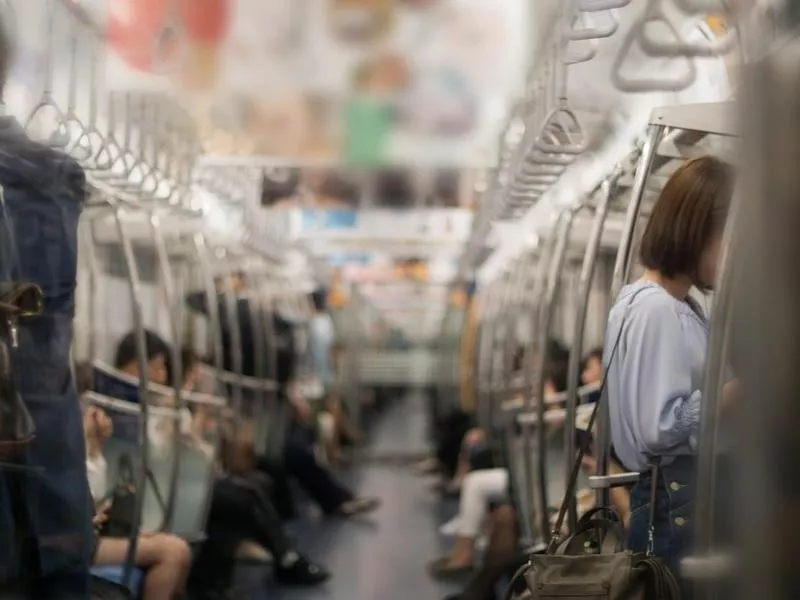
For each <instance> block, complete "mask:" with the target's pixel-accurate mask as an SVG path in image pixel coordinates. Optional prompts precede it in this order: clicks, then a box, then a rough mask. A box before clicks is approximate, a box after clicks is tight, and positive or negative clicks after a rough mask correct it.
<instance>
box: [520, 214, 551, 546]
mask: <svg viewBox="0 0 800 600" xmlns="http://www.w3.org/2000/svg"><path fill="white" fill-rule="evenodd" d="M558 230H559V227H558V224H556V226H555V227H554V228H553V229H552V231H551V232H550V235H548V236H547V239H546V241H545V244H544V246H543V247H542V253H541V255H540V256H539V262H538V263H537V264H536V267H535V270H536V273H535V277H534V281H533V290H532V292H531V298H532V299H533V304H532V307H531V312H532V313H533V314H534V315H538V313H539V304H540V303H541V302H542V300H541V299H540V298H539V296H541V295H542V294H543V293H544V288H545V285H546V282H547V276H548V274H549V266H550V262H551V260H552V256H553V253H554V252H555V246H556V242H557V239H558V238H557V233H558ZM538 328H539V323H538V321H537V319H536V318H534V319H533V320H532V321H531V335H530V340H529V343H528V345H527V346H526V347H525V349H524V351H523V358H522V361H523V365H522V372H523V381H524V396H523V410H525V411H526V412H530V411H532V410H534V408H535V407H534V405H533V395H532V393H531V391H532V389H533V386H534V384H535V382H536V372H535V370H534V364H533V357H534V353H535V352H536V350H537V349H538V350H539V351H540V352H541V348H536V343H537V341H538V338H537V336H538V333H539V331H538ZM512 433H513V428H512V429H510V431H509V435H511V434H512ZM533 453H534V448H533V440H532V439H531V428H530V427H527V426H525V427H523V428H522V466H523V474H524V486H523V489H522V491H521V493H520V498H521V499H525V500H527V502H528V507H527V508H528V510H526V511H525V512H524V513H523V514H521V515H520V517H521V518H520V521H521V523H522V527H523V537H524V538H525V541H526V542H529V543H533V542H534V541H535V540H536V537H535V535H534V524H533V514H532V512H531V511H532V510H533V504H534V498H535V497H536V494H535V492H534V486H535V477H534V468H533ZM541 510H547V508H546V507H544V508H542V509H541ZM548 529H549V527H548ZM542 535H545V534H544V533H543V534H542Z"/></svg>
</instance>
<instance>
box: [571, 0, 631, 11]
mask: <svg viewBox="0 0 800 600" xmlns="http://www.w3.org/2000/svg"><path fill="white" fill-rule="evenodd" d="M630 3H631V0H580V2H578V10H580V11H583V12H600V11H603V10H614V9H615V8H624V7H626V6H628V5H629V4H630Z"/></svg>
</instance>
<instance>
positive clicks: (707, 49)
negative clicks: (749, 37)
mask: <svg viewBox="0 0 800 600" xmlns="http://www.w3.org/2000/svg"><path fill="white" fill-rule="evenodd" d="M661 2H662V0H649V1H648V5H647V8H646V9H645V13H644V14H645V16H644V20H643V22H642V23H641V25H640V26H639V27H638V29H637V31H638V37H639V45H640V46H641V48H642V50H643V51H644V52H645V53H646V54H648V55H650V56H655V57H659V56H685V57H687V58H689V57H698V58H699V57H714V56H720V55H722V54H726V53H727V52H730V51H731V50H733V48H734V47H735V46H736V39H737V38H736V30H735V29H731V30H729V31H728V32H727V33H726V34H725V37H723V38H722V39H721V40H717V41H716V42H712V43H700V42H687V41H686V40H684V39H683V38H681V37H680V35H679V34H678V32H677V30H676V29H675V27H673V26H672V24H671V23H670V22H669V20H668V19H667V16H666V15H665V14H664V10H663V9H662V8H661ZM680 5H681V9H682V10H685V12H687V14H689V15H693V14H702V13H695V12H694V11H693V10H692V7H691V5H690V4H689V3H687V2H683V3H680ZM653 23H663V24H664V25H666V26H667V27H668V28H669V29H670V30H671V31H672V32H674V34H675V40H673V41H663V40H659V39H657V38H656V37H654V36H652V35H650V34H649V33H648V32H649V31H650V29H649V28H648V27H647V26H648V25H651V24H653Z"/></svg>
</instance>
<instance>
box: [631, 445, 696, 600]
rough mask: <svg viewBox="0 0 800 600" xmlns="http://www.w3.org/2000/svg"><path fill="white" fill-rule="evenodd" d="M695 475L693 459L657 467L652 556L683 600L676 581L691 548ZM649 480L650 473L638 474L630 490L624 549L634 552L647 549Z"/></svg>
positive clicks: (682, 585) (686, 594)
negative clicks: (663, 566)
mask: <svg viewBox="0 0 800 600" xmlns="http://www.w3.org/2000/svg"><path fill="white" fill-rule="evenodd" d="M695 476H696V461H695V458H694V457H689V456H682V457H678V458H676V459H675V460H674V461H673V462H672V463H670V464H668V465H662V466H661V467H660V468H659V477H658V481H657V488H656V505H655V514H654V519H653V526H654V536H653V541H654V553H655V555H656V556H657V557H658V558H661V559H662V560H663V561H664V562H665V563H666V565H667V566H668V567H669V569H670V570H671V571H672V572H673V574H674V575H675V577H676V578H677V579H678V581H679V582H680V583H681V588H682V590H683V597H684V598H689V597H690V596H689V595H688V592H689V591H690V590H687V589H686V588H687V586H686V585H684V584H683V582H682V581H681V579H680V561H681V559H682V558H683V557H684V556H686V555H687V554H688V553H689V552H690V551H691V548H692V530H693V523H692V517H693V512H694V506H693V504H694V495H695ZM652 481H653V479H652V471H648V472H645V473H642V474H641V475H640V476H639V481H638V482H637V483H636V484H635V485H634V486H633V489H632V490H631V504H630V505H631V516H630V526H629V529H628V548H629V549H630V550H633V551H634V552H645V551H646V550H647V542H648V530H649V528H650V496H651V493H652V491H651V485H652Z"/></svg>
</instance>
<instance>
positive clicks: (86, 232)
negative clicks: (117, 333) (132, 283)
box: [78, 219, 100, 364]
mask: <svg viewBox="0 0 800 600" xmlns="http://www.w3.org/2000/svg"><path fill="white" fill-rule="evenodd" d="M81 225H82V226H81V227H80V228H79V230H78V232H79V235H80V236H81V238H82V239H83V248H82V249H83V251H84V252H85V253H86V265H87V266H88V267H89V285H88V288H89V289H88V290H87V294H86V295H87V296H88V298H89V323H88V326H89V348H88V354H89V364H94V361H95V360H97V341H96V340H95V330H96V325H97V323H96V321H95V317H96V315H97V310H96V308H97V291H98V288H99V285H98V283H99V281H100V263H99V261H98V260H97V252H96V247H95V244H94V232H93V229H92V222H91V221H90V220H89V219H87V220H86V221H84V222H83V223H82V224H81Z"/></svg>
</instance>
